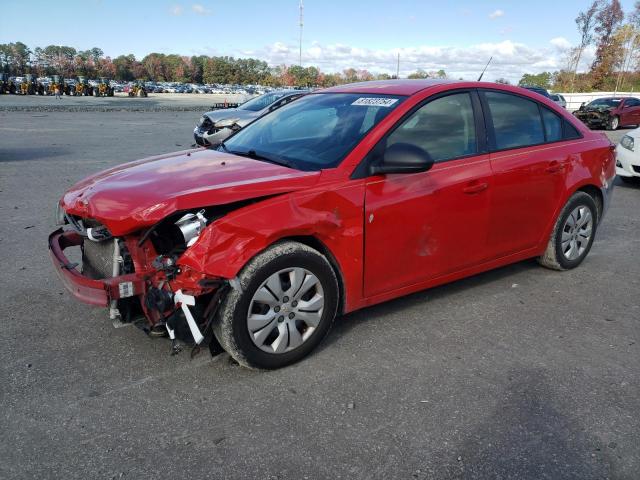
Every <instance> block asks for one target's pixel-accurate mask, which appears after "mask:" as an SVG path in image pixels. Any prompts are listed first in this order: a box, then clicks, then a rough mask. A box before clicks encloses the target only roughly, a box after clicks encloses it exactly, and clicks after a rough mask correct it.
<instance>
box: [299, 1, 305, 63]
mask: <svg viewBox="0 0 640 480" xmlns="http://www.w3.org/2000/svg"><path fill="white" fill-rule="evenodd" d="M303 12H304V5H303V3H302V0H300V51H299V56H298V65H300V66H302V27H303V25H304V22H303Z"/></svg>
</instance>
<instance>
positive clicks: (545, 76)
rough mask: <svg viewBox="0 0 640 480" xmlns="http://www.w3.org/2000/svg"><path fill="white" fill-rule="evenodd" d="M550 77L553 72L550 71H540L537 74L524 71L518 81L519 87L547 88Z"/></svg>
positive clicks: (549, 85) (549, 84) (549, 86)
mask: <svg viewBox="0 0 640 480" xmlns="http://www.w3.org/2000/svg"><path fill="white" fill-rule="evenodd" d="M552 78H553V74H552V73H551V72H542V73H537V74H531V73H525V74H524V75H522V78H521V79H520V81H519V82H518V85H519V86H521V87H523V86H532V87H542V88H545V89H549V88H551V80H552Z"/></svg>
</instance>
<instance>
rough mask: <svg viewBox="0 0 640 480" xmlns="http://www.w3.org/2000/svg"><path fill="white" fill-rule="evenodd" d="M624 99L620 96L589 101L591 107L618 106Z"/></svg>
mask: <svg viewBox="0 0 640 480" xmlns="http://www.w3.org/2000/svg"><path fill="white" fill-rule="evenodd" d="M621 101H622V99H620V98H598V99H597V100H594V101H593V102H591V103H589V105H588V106H589V107H617V106H618V105H619V104H620V102H621Z"/></svg>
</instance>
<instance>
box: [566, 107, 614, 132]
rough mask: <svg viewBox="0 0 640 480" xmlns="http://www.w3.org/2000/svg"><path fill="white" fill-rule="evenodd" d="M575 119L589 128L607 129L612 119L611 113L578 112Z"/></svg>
mask: <svg viewBox="0 0 640 480" xmlns="http://www.w3.org/2000/svg"><path fill="white" fill-rule="evenodd" d="M574 115H575V117H576V118H577V119H578V120H580V121H581V122H582V123H584V124H585V125H586V126H588V127H589V128H597V127H606V126H607V124H608V123H609V120H610V119H611V115H610V113H609V112H606V111H605V112H597V111H589V112H587V111H583V112H581V111H577V112H575V113H574Z"/></svg>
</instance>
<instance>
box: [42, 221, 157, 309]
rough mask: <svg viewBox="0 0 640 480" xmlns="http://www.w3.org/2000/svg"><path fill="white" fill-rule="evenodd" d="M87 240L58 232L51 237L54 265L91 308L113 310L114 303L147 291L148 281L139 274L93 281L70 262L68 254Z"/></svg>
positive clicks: (62, 277) (74, 294) (78, 235)
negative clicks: (68, 251)
mask: <svg viewBox="0 0 640 480" xmlns="http://www.w3.org/2000/svg"><path fill="white" fill-rule="evenodd" d="M83 241H84V238H83V237H82V236H81V235H80V234H79V233H77V232H75V231H64V230H63V229H58V230H56V231H55V232H53V233H52V234H51V235H49V255H50V257H51V261H52V263H53V266H54V268H55V270H56V273H57V274H58V277H60V280H62V283H63V284H64V286H65V287H66V288H67V290H68V291H69V292H70V293H71V294H72V295H73V296H74V297H75V298H77V299H78V300H80V301H81V302H83V303H88V304H90V305H96V306H99V307H109V306H110V305H111V302H112V301H114V300H120V299H124V298H129V297H133V296H138V295H144V293H145V291H146V287H145V282H146V278H145V277H144V276H143V275H141V274H139V273H130V274H126V275H120V276H116V277H112V278H104V279H100V280H96V279H92V278H89V277H87V276H85V275H83V274H82V273H80V272H79V271H78V269H77V267H78V265H77V264H74V263H72V262H70V261H69V259H68V258H67V257H66V255H65V254H64V251H65V250H66V249H67V248H70V247H79V246H81V245H82V243H83Z"/></svg>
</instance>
